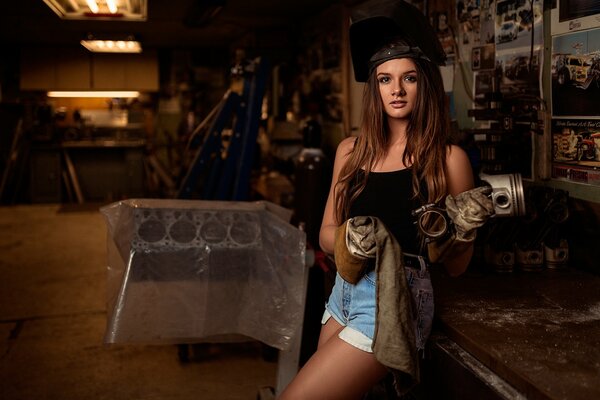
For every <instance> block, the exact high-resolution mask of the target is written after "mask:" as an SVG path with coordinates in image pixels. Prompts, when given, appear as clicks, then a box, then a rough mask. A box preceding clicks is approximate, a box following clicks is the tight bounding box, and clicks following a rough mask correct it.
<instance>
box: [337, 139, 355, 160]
mask: <svg viewBox="0 0 600 400" xmlns="http://www.w3.org/2000/svg"><path fill="white" fill-rule="evenodd" d="M354 143H356V137H355V136H349V137H347V138H345V139H342V141H341V142H340V143H339V144H338V147H337V151H336V158H338V159H346V158H347V157H348V155H349V154H350V153H351V152H352V150H354Z"/></svg>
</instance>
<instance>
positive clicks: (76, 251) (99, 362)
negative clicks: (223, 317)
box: [0, 205, 277, 400]
mask: <svg viewBox="0 0 600 400" xmlns="http://www.w3.org/2000/svg"><path fill="white" fill-rule="evenodd" d="M65 208H66V207H65ZM65 208H61V206H60V205H23V206H10V207H0V338H1V341H0V357H1V358H0V399H2V400H21V399H22V400H30V399H36V400H41V399H62V400H65V399H111V400H119V399H128V400H129V399H160V400H178V399H231V400H234V399H236V400H237V399H240V400H241V399H256V398H257V394H258V391H259V389H260V388H261V387H265V386H275V379H276V378H275V376H276V371H277V363H276V362H274V361H268V360H267V359H265V357H263V351H264V346H262V345H261V344H260V343H255V342H249V343H244V344H229V345H224V344H218V345H202V346H199V347H197V348H196V349H197V350H198V353H199V354H200V356H199V357H195V358H194V359H193V360H192V361H191V362H189V363H181V362H180V360H179V358H178V353H177V348H176V347H175V346H174V345H164V346H140V345H112V346H106V345H105V344H104V343H103V336H104V331H105V325H106V316H107V312H106V304H105V299H106V293H105V290H106V225H105V221H104V217H103V216H102V214H101V213H100V212H99V211H98V207H95V206H91V207H90V206H88V207H71V208H72V209H71V210H65ZM73 208H74V209H73Z"/></svg>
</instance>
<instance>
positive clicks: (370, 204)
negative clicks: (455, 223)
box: [349, 168, 427, 254]
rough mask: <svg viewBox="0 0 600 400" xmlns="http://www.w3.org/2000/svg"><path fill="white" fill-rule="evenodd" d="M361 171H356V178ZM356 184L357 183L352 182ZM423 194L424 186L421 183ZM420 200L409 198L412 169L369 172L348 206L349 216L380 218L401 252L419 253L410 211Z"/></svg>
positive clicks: (359, 175) (415, 228)
mask: <svg viewBox="0 0 600 400" xmlns="http://www.w3.org/2000/svg"><path fill="white" fill-rule="evenodd" d="M363 173H364V172H362V171H359V173H358V175H357V178H355V179H358V178H361V177H362V174H363ZM354 182H356V180H355V181H354ZM421 187H422V189H421V190H422V192H421V193H422V195H423V196H424V198H427V194H426V193H424V192H423V188H424V187H426V185H423V184H421ZM421 205H422V204H421V201H420V200H419V199H418V198H417V199H413V198H412V170H411V169H410V168H407V169H401V170H398V171H391V172H370V173H369V178H368V179H367V184H366V186H365V188H364V190H363V191H362V192H361V193H360V195H359V196H358V197H357V198H356V200H355V201H354V202H353V203H352V205H351V206H350V215H349V217H357V216H361V215H363V216H374V217H377V218H379V219H380V220H381V221H382V222H383V223H384V224H385V226H386V227H387V228H388V230H389V231H390V232H391V233H392V234H393V235H394V237H395V238H396V240H397V241H398V243H399V244H400V247H401V248H402V250H403V251H404V252H407V253H413V254H418V253H419V252H420V251H419V240H418V238H417V227H416V225H415V224H414V218H413V216H412V215H411V211H412V210H414V209H416V208H418V207H420V206H421Z"/></svg>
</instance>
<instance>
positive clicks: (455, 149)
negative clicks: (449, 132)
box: [446, 145, 473, 195]
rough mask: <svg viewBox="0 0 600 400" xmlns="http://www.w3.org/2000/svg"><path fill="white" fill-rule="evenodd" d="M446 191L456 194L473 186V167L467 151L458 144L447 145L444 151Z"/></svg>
mask: <svg viewBox="0 0 600 400" xmlns="http://www.w3.org/2000/svg"><path fill="white" fill-rule="evenodd" d="M446 171H447V178H448V191H449V192H450V193H451V194H453V195H456V194H458V193H460V192H463V191H465V190H468V189H471V188H472V187H473V169H472V167H471V161H470V160H469V156H468V155H467V152H466V151H464V150H463V149H462V148H461V147H460V146H457V145H449V146H448V150H447V153H446Z"/></svg>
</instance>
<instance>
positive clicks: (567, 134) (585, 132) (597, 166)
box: [552, 119, 600, 186]
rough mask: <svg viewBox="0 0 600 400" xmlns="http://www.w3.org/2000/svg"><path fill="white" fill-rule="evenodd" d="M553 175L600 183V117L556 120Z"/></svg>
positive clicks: (553, 176) (582, 181)
mask: <svg viewBox="0 0 600 400" xmlns="http://www.w3.org/2000/svg"><path fill="white" fill-rule="evenodd" d="M552 162H553V165H552V178H554V179H559V180H566V181H571V182H577V183H586V184H590V185H597V186H600V120H598V119H554V120H552Z"/></svg>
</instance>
